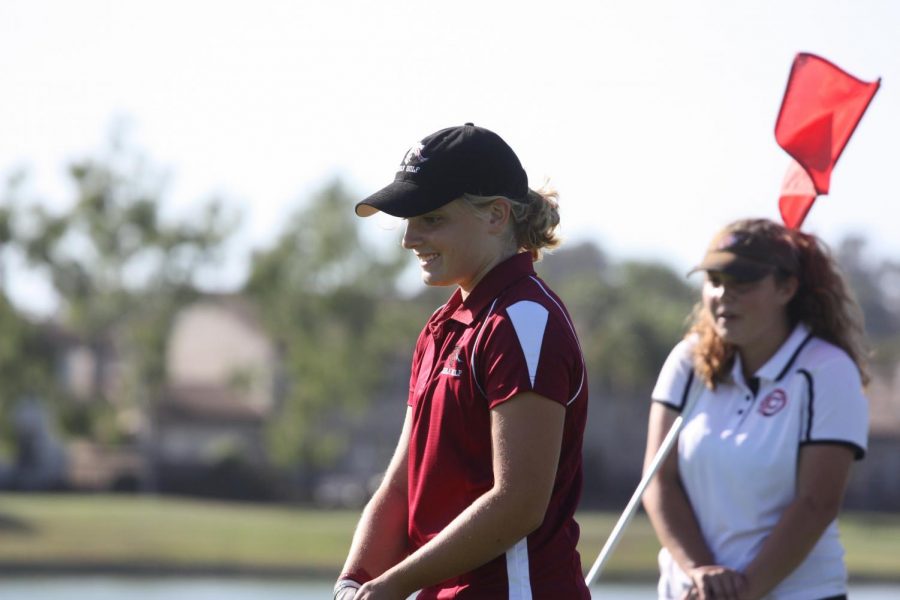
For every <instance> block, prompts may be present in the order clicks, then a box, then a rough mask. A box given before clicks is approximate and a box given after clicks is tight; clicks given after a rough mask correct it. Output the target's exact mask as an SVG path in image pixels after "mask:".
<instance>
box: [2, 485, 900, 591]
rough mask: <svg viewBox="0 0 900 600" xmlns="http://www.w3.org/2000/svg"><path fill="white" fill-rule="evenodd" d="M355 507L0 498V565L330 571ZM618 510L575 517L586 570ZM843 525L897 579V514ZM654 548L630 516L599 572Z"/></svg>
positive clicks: (632, 566)
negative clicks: (629, 520)
mask: <svg viewBox="0 0 900 600" xmlns="http://www.w3.org/2000/svg"><path fill="white" fill-rule="evenodd" d="M358 516H359V515H358V513H357V512H356V511H318V510H311V509H303V508H290V507H283V506H271V505H258V504H235V503H226V502H215V501H208V500H186V499H173V498H156V497H147V498H143V497H133V496H101V495H19V494H7V495H3V496H0V572H5V573H11V572H13V573H14V572H20V571H24V570H34V569H39V570H43V571H50V572H52V571H54V570H58V571H78V570H82V571H88V572H91V571H105V572H123V573H127V572H141V571H148V570H153V571H156V572H204V571H205V572H219V573H227V572H234V573H277V574H284V575H298V576H323V577H331V576H333V575H335V574H336V573H337V572H338V571H339V570H340V568H341V565H342V563H343V560H344V557H345V556H346V552H347V548H348V546H349V543H350V537H351V536H352V533H353V528H354V527H355V525H356V521H357V519H358ZM617 518H618V515H617V514H612V513H599V512H586V513H582V514H580V515H579V517H578V520H579V523H580V524H581V531H582V538H581V543H580V546H579V550H580V552H581V554H582V560H583V562H584V564H585V568H586V569H587V568H588V567H589V566H590V564H591V563H592V562H593V561H594V559H595V558H596V556H597V554H598V552H599V551H600V548H601V547H602V546H603V543H604V541H605V540H606V537H607V535H609V532H610V531H611V530H612V528H613V526H614V524H615V520H616V519H617ZM841 529H842V534H843V539H844V543H845V546H846V548H847V563H848V567H849V568H850V572H851V576H852V577H853V578H855V579H878V580H893V581H897V580H898V579H900V515H886V514H867V513H850V514H846V515H844V516H842V518H841ZM658 548H659V546H658V544H657V542H656V538H655V536H654V535H653V531H652V529H651V528H650V525H649V523H648V522H647V520H646V518H645V517H644V516H643V515H638V516H637V517H636V518H635V520H634V522H632V524H631V525H630V526H629V528H628V530H627V531H626V533H625V536H624V537H623V539H622V541H621V542H620V544H619V546H618V548H617V550H616V552H615V553H614V554H613V556H612V559H611V560H610V562H609V564H608V566H607V567H606V570H605V572H604V578H607V579H644V580H646V579H652V578H653V577H655V574H656V552H657V550H658Z"/></svg>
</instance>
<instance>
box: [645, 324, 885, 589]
mask: <svg viewBox="0 0 900 600" xmlns="http://www.w3.org/2000/svg"><path fill="white" fill-rule="evenodd" d="M694 345H695V341H694V340H684V341H682V342H681V343H679V344H678V345H677V346H676V347H675V348H674V349H673V350H672V352H671V354H670V355H669V357H668V359H666V362H665V364H664V365H663V368H662V370H661V372H660V374H659V379H658V380H657V383H656V387H655V388H654V390H653V400H654V401H657V402H662V403H664V404H666V405H668V406H670V407H672V408H674V409H675V410H678V411H680V410H681V409H682V408H683V407H684V403H685V401H686V400H687V398H688V395H689V393H688V392H689V390H690V389H691V388H692V385H696V384H695V383H694V379H695V376H694V370H693V361H692V350H693V346H694ZM756 377H757V378H758V379H759V389H758V391H757V393H756V394H755V395H754V394H753V392H752V390H751V388H750V387H749V386H748V385H747V384H746V383H745V381H744V378H743V376H742V373H741V364H740V357H737V358H736V359H735V364H734V368H733V369H732V373H731V379H730V380H729V381H728V382H726V383H723V384H720V385H719V386H717V388H716V390H715V391H712V390H709V389H707V388H705V387H703V388H702V390H703V391H702V392H701V393H700V396H699V397H698V398H697V401H696V404H695V406H694V408H693V410H691V414H690V415H687V417H686V422H685V426H684V429H683V430H682V432H681V436H680V438H679V440H678V469H679V473H680V475H681V481H682V483H683V485H684V488H685V491H686V492H687V496H688V499H689V500H690V503H691V506H692V507H693V509H694V513H695V514H696V516H697V520H698V522H699V524H700V529H701V531H702V532H703V536H704V538H705V539H706V542H707V544H708V545H709V548H710V550H712V552H713V555H714V556H715V560H716V562H717V563H718V564H721V565H725V566H728V567H731V568H734V569H737V570H743V569H745V568H746V567H747V565H748V564H749V563H750V562H751V561H752V560H753V558H754V557H755V556H756V554H757V553H758V552H759V550H760V548H761V546H762V544H763V542H764V541H765V539H766V537H767V536H768V535H769V532H770V531H771V530H772V528H773V527H775V524H776V523H777V522H778V520H779V518H780V517H781V514H782V512H783V511H784V509H785V508H786V507H787V506H788V504H790V502H791V501H792V500H793V498H794V495H795V483H796V479H797V458H798V453H799V450H800V447H801V446H803V445H804V444H841V445H845V446H848V447H850V448H851V449H852V450H853V451H854V453H855V455H856V458H857V459H860V458H862V457H863V456H864V454H865V450H866V442H867V434H868V422H869V414H868V401H867V400H866V398H865V396H864V395H863V392H862V382H861V380H860V375H859V371H858V369H857V368H856V365H855V364H854V363H853V361H852V360H851V359H850V357H849V356H848V355H847V354H846V353H845V352H844V351H843V350H841V349H840V348H838V347H836V346H834V345H832V344H829V343H828V342H825V341H823V340H821V339H819V338H816V337H812V336H811V334H810V333H809V329H808V328H807V327H806V326H805V325H802V324H800V325H798V326H797V327H796V328H795V329H794V331H793V332H792V333H791V335H790V336H789V337H788V339H787V340H786V341H785V343H784V344H783V345H782V346H781V348H779V350H778V352H776V353H775V355H774V356H772V358H771V359H769V361H768V362H767V363H766V364H765V365H763V367H762V368H760V369H759V370H758V371H757V372H756ZM694 393H696V392H694ZM843 556H844V550H843V547H842V545H841V542H840V539H839V537H838V527H837V521H836V520H835V521H834V522H832V523H831V524H830V525H829V526H828V528H827V529H826V530H825V533H824V534H823V535H822V538H821V539H820V540H819V542H818V543H817V544H816V545H815V547H814V548H813V549H812V551H811V552H810V553H809V555H808V556H807V557H806V559H805V560H804V561H803V563H802V564H801V565H800V566H799V567H798V568H797V569H796V570H795V571H794V572H793V573H791V574H790V575H789V576H788V577H787V578H785V579H784V580H783V581H782V582H781V583H780V584H779V585H778V587H776V588H775V589H774V590H773V591H772V592H771V594H770V595H769V596H767V598H773V599H778V600H810V599H815V598H825V597H828V596H833V595H838V594H842V593H846V589H847V588H846V582H847V572H846V567H845V566H844V560H843ZM659 558H660V574H661V577H660V584H659V592H660V598H678V597H680V595H681V591H682V589H683V588H682V586H685V585H689V580H688V578H687V576H686V575H685V574H684V573H683V572H682V571H681V569H680V568H679V567H678V566H677V564H676V563H675V561H674V560H672V558H671V556H669V553H668V551H666V550H665V548H663V550H662V551H661V552H660V557H659Z"/></svg>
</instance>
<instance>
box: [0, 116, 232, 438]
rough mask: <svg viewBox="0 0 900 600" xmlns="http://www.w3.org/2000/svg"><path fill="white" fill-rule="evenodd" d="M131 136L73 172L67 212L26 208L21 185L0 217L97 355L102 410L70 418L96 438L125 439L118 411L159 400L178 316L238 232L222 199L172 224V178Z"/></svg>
mask: <svg viewBox="0 0 900 600" xmlns="http://www.w3.org/2000/svg"><path fill="white" fill-rule="evenodd" d="M123 134H124V132H123V131H122V130H117V131H114V132H113V135H112V137H111V141H110V145H109V148H108V149H107V150H106V152H105V154H103V155H101V156H100V157H98V158H87V159H84V160H81V161H78V162H75V163H74V164H73V165H72V166H71V167H70V168H69V175H70V176H71V180H72V183H73V186H74V191H75V194H74V195H75V197H74V200H73V201H72V202H71V203H70V204H69V208H68V209H66V210H64V211H62V212H58V213H55V212H51V211H49V210H47V208H46V207H45V206H44V205H43V204H42V203H40V202H39V201H35V200H32V201H30V202H26V201H23V198H22V195H23V194H22V185H21V184H22V182H23V180H24V179H23V178H21V177H20V178H17V179H15V180H11V182H10V183H9V184H8V186H7V189H6V193H5V196H6V200H7V206H10V207H15V208H14V210H13V211H12V212H9V211H8V212H7V213H6V214H5V215H2V216H0V235H5V236H6V237H7V239H8V240H9V243H10V244H12V245H13V246H15V247H16V248H17V249H18V250H19V251H21V253H22V254H23V255H24V256H25V257H26V259H27V261H28V264H29V265H31V266H32V267H34V268H37V269H40V270H42V271H43V272H45V273H46V274H47V277H48V279H49V280H50V282H51V284H52V286H53V288H54V290H55V291H56V293H57V295H58V298H59V301H60V315H59V320H60V321H61V322H62V324H63V325H64V327H65V328H66V329H67V330H68V331H70V332H71V333H73V334H74V335H75V336H76V337H77V338H78V340H79V341H80V342H81V343H84V344H85V345H86V346H87V347H88V348H89V349H90V351H91V354H92V356H93V358H94V361H93V362H94V365H95V368H94V374H93V384H92V385H91V386H90V388H91V390H92V395H93V397H94V399H95V400H100V401H101V402H86V403H81V404H75V403H66V404H65V407H64V408H65V415H64V416H65V420H66V422H67V424H69V425H70V426H72V427H74V428H77V429H84V428H85V427H86V428H87V429H90V430H91V431H90V433H92V434H93V435H95V436H97V435H100V434H101V433H103V432H106V433H107V434H108V435H111V436H114V435H115V433H116V428H115V426H114V420H113V419H114V413H115V411H114V410H112V409H111V408H110V407H111V403H115V404H116V405H117V406H118V407H119V408H124V407H128V406H131V407H134V406H136V405H138V406H140V405H142V404H143V403H145V402H146V401H147V399H149V398H153V397H155V394H156V393H157V390H158V389H159V387H160V386H161V384H162V383H163V381H164V376H165V373H164V354H165V342H166V337H167V334H168V330H169V325H170V322H171V320H172V318H173V316H174V313H175V311H176V310H177V308H178V307H179V306H181V305H182V304H183V303H184V302H185V301H186V300H188V299H189V298H190V297H191V296H192V295H193V294H194V285H193V281H194V277H195V276H196V274H197V272H198V270H199V269H201V268H203V267H206V266H209V265H210V264H212V263H213V262H214V261H215V259H216V258H217V257H218V253H219V251H220V250H221V247H222V244H223V243H224V241H225V240H226V238H227V236H228V234H229V233H230V231H231V230H232V224H230V223H229V222H228V220H227V218H226V217H225V215H224V214H223V211H222V209H221V204H220V202H219V201H217V200H212V201H210V202H208V203H207V205H206V207H205V208H204V212H203V215H202V217H201V218H199V219H196V220H195V221H194V222H192V223H189V224H170V223H167V222H165V221H164V220H163V219H162V218H161V216H160V205H159V201H160V198H161V197H162V196H163V191H164V185H163V184H164V178H163V177H162V176H161V175H159V174H157V173H156V172H154V171H153V169H152V168H151V167H150V165H149V164H148V163H147V161H146V159H145V158H144V156H143V155H142V154H141V153H140V152H138V151H137V150H135V149H134V148H132V147H130V146H129V145H128V144H127V143H126V142H125V139H124V135H123ZM3 223H6V225H5V227H4V226H3ZM4 232H5V233H4ZM112 364H116V365H119V366H121V367H125V372H123V373H120V374H118V375H119V376H118V378H117V379H118V383H119V386H118V388H117V390H116V393H115V396H116V397H115V398H111V397H109V395H110V394H109V392H110V390H109V387H108V386H106V385H104V381H107V380H108V379H109V378H108V377H106V371H105V369H107V368H109V367H110V366H111V365H112ZM85 412H87V413H90V414H89V415H86V414H84V413H85ZM85 420H87V421H88V422H89V423H88V425H85ZM85 433H86V432H85Z"/></svg>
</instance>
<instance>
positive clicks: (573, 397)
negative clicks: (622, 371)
mask: <svg viewBox="0 0 900 600" xmlns="http://www.w3.org/2000/svg"><path fill="white" fill-rule="evenodd" d="M531 280H532V281H533V282H535V283H536V284H537V286H538V288H540V290H541V291H542V292H544V295H545V296H547V298H549V299H550V301H551V302H553V304H555V305H556V307H557V308H558V309H559V314H561V315H562V317H563V318H564V319H565V320H566V323H567V324H568V325H569V329H570V330H571V331H572V337H573V338H575V343H576V344H578V354H579V355H580V356H581V381H580V382H579V383H578V389H577V390H575V394H574V395H573V396H572V397H571V398H570V399H569V401H568V402H566V406H568V405H570V404H572V403H573V402H575V399H576V398H578V394H580V393H581V388H583V387H584V378H585V376H586V374H587V367H586V366H585V364H584V353H583V352H582V351H581V342H580V341H579V340H578V334H577V333H576V332H575V327H574V326H573V325H572V321H570V320H569V316H568V315H567V314H566V311H565V310H564V309H563V307H562V306H560V305H559V302H557V301H556V299H555V298H554V297H553V296H551V295H550V293H549V292H548V291H547V289H546V288H545V287H544V286H543V285H542V284H541V282H540V280H539V279H538V278H537V277H534V276H531Z"/></svg>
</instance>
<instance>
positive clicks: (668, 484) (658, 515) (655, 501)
mask: <svg viewBox="0 0 900 600" xmlns="http://www.w3.org/2000/svg"><path fill="white" fill-rule="evenodd" d="M643 501H644V509H645V510H646V511H647V515H648V516H649V517H650V522H651V523H652V525H653V529H654V531H656V536H657V538H658V539H659V543H660V544H662V545H663V546H664V547H665V548H666V549H667V550H668V551H669V553H670V554H671V555H672V558H673V559H675V562H677V563H678V566H680V567H681V569H682V570H683V571H684V572H685V573H687V572H688V571H690V570H691V569H693V568H696V567H698V566H701V565H711V564H715V559H714V557H713V554H712V552H711V551H710V549H709V546H708V545H707V544H706V541H705V540H704V539H703V535H702V533H701V532H700V525H699V524H698V523H697V517H696V515H694V509H693V508H692V507H691V504H690V502H689V501H688V499H687V495H686V494H685V492H684V488H683V487H682V486H681V484H680V483H679V482H677V481H660V480H659V477H657V479H656V480H655V481H654V482H652V483H651V484H650V485H649V486H648V487H647V490H646V492H644V498H643Z"/></svg>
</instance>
